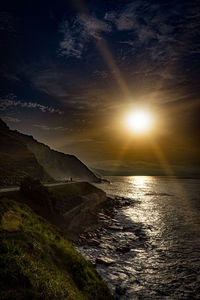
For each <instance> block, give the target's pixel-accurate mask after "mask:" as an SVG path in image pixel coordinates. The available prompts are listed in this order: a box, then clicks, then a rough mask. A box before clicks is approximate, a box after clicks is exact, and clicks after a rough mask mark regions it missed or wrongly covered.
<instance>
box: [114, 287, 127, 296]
mask: <svg viewBox="0 0 200 300" xmlns="http://www.w3.org/2000/svg"><path fill="white" fill-rule="evenodd" d="M115 293H116V294H118V295H120V296H123V295H125V294H126V288H125V287H123V286H120V285H118V286H116V288H115Z"/></svg>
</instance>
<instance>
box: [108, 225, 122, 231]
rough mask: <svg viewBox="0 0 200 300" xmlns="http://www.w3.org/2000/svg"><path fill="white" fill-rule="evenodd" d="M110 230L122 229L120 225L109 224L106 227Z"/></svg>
mask: <svg viewBox="0 0 200 300" xmlns="http://www.w3.org/2000/svg"><path fill="white" fill-rule="evenodd" d="M108 228H109V229H111V230H123V227H122V226H116V225H111V226H109V227H108Z"/></svg>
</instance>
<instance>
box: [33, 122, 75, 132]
mask: <svg viewBox="0 0 200 300" xmlns="http://www.w3.org/2000/svg"><path fill="white" fill-rule="evenodd" d="M33 126H34V127H37V128H39V129H42V130H46V131H70V129H69V128H67V127H63V126H56V127H51V126H47V125H44V124H34V125H33Z"/></svg>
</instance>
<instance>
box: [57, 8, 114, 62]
mask: <svg viewBox="0 0 200 300" xmlns="http://www.w3.org/2000/svg"><path fill="white" fill-rule="evenodd" d="M59 31H60V33H61V35H62V38H61V41H60V48H59V54H60V55H62V56H71V57H76V58H81V57H82V53H83V51H84V49H85V46H86V45H87V43H88V42H90V41H91V40H92V39H93V38H95V39H99V38H100V33H103V32H110V31H112V27H111V25H110V24H109V23H108V22H106V20H100V19H98V18H97V17H95V16H94V15H93V16H88V15H85V14H80V15H78V16H77V17H76V18H75V19H74V20H73V21H71V22H70V21H68V20H64V21H63V22H62V24H61V26H60V30H59Z"/></svg>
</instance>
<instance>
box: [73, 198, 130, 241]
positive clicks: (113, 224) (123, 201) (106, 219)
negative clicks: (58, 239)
mask: <svg viewBox="0 0 200 300" xmlns="http://www.w3.org/2000/svg"><path fill="white" fill-rule="evenodd" d="M132 204H133V200H131V199H128V198H125V197H119V196H115V197H113V198H111V197H107V199H106V201H105V202H103V203H102V204H101V207H100V209H99V212H98V214H97V216H96V220H95V224H91V230H88V229H86V230H85V232H83V233H81V234H80V235H79V237H78V239H77V240H75V241H74V242H75V244H76V246H84V245H89V246H99V244H100V238H101V235H102V232H103V231H105V230H108V229H109V228H110V229H112V230H116V231H117V230H122V229H123V228H122V226H120V224H119V223H118V221H117V220H116V219H115V218H114V216H115V214H116V210H118V209H121V208H123V207H126V206H129V205H132Z"/></svg>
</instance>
